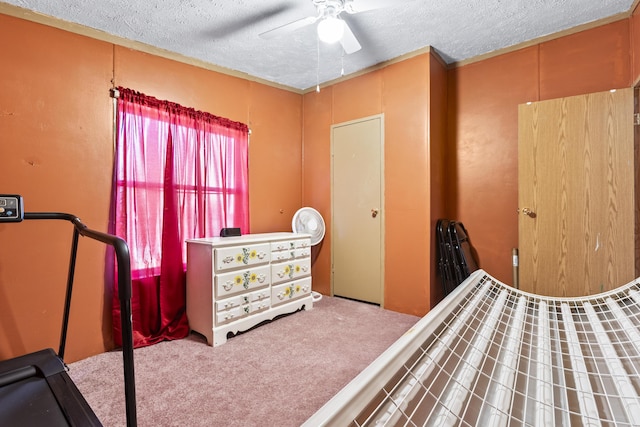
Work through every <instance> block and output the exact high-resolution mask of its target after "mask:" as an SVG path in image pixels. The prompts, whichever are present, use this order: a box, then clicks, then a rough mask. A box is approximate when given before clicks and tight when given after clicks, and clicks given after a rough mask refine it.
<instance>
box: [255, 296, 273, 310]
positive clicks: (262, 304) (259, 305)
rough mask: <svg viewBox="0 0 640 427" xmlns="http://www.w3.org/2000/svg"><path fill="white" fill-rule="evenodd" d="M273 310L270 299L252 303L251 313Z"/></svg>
mask: <svg viewBox="0 0 640 427" xmlns="http://www.w3.org/2000/svg"><path fill="white" fill-rule="evenodd" d="M268 308H271V300H270V299H269V298H267V299H263V300H260V301H254V302H252V303H251V312H252V313H255V312H256V311H262V310H266V309H268Z"/></svg>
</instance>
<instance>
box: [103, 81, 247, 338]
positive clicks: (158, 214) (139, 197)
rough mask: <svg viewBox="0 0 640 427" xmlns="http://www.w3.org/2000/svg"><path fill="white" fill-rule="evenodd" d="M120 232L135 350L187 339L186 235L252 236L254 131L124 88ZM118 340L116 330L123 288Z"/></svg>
mask: <svg viewBox="0 0 640 427" xmlns="http://www.w3.org/2000/svg"><path fill="white" fill-rule="evenodd" d="M118 91H119V97H118V99H117V105H118V108H117V117H116V127H117V131H116V157H115V169H114V181H115V182H114V191H115V194H114V202H115V207H114V215H115V224H114V228H115V229H114V231H113V232H114V233H115V234H116V235H118V236H120V237H122V238H124V239H125V240H126V241H127V243H128V244H129V250H130V252H131V268H132V272H131V276H132V282H133V283H132V301H131V306H132V312H133V340H134V346H135V347H142V346H146V345H151V344H154V343H157V342H160V341H163V340H171V339H177V338H183V337H185V336H186V335H187V334H188V332H189V326H188V323H187V317H186V283H185V282H186V273H185V272H186V242H185V240H186V239H193V238H200V237H211V236H217V235H219V234H220V229H221V228H224V227H239V228H240V229H241V230H242V233H248V232H249V194H248V135H249V132H248V128H247V126H246V125H245V124H242V123H238V122H233V121H231V120H227V119H223V118H220V117H216V116H213V115H211V114H208V113H204V112H201V111H196V110H194V109H190V108H185V107H182V106H180V105H178V104H175V103H172V102H168V101H160V100H157V99H155V98H153V97H150V96H146V95H144V94H141V93H138V92H134V91H132V90H130V89H125V88H118ZM113 295H114V298H113V312H112V315H113V325H114V339H115V341H116V344H117V345H121V344H122V343H120V342H119V337H120V336H121V334H120V306H119V301H118V298H117V295H118V292H117V285H116V289H115V290H114V292H113Z"/></svg>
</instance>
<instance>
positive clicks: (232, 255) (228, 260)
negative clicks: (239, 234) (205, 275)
mask: <svg viewBox="0 0 640 427" xmlns="http://www.w3.org/2000/svg"><path fill="white" fill-rule="evenodd" d="M270 254H271V247H270V245H269V243H262V244H248V245H244V246H232V247H229V248H218V249H216V250H215V254H214V258H215V260H214V265H215V268H216V271H224V270H230V269H232V268H238V267H245V266H248V265H256V264H266V263H268V262H269V261H270Z"/></svg>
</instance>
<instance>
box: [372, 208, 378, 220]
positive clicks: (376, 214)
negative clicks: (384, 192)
mask: <svg viewBox="0 0 640 427" xmlns="http://www.w3.org/2000/svg"><path fill="white" fill-rule="evenodd" d="M377 216H378V209H371V218H375V217H377Z"/></svg>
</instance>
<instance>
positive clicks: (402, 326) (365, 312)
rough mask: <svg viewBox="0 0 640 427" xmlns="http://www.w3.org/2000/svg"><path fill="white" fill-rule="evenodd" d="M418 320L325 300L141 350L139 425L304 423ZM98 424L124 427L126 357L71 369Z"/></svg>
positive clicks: (107, 356) (282, 426) (101, 358)
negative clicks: (219, 334)
mask: <svg viewBox="0 0 640 427" xmlns="http://www.w3.org/2000/svg"><path fill="white" fill-rule="evenodd" d="M418 319H419V318H418V317H416V316H410V315H406V314H401V313H396V312H392V311H388V310H383V309H380V308H379V307H377V306H374V305H370V304H365V303H359V302H355V301H350V300H345V299H341V298H331V297H326V296H325V297H323V299H322V300H321V301H319V302H316V303H315V304H314V308H313V309H312V310H309V311H300V312H297V313H294V314H292V315H288V316H285V317H282V318H279V319H276V320H274V321H272V322H270V323H267V324H263V325H261V326H259V327H256V328H254V329H252V330H250V331H248V332H245V333H243V334H239V335H237V336H235V337H232V338H229V340H228V341H227V343H226V344H223V345H221V346H219V347H215V348H214V347H210V346H208V345H207V344H206V341H205V340H204V338H202V337H201V336H199V335H197V334H191V335H190V336H189V337H187V338H185V339H182V340H176V341H167V342H162V343H159V344H156V345H154V346H150V347H145V348H140V349H136V350H135V352H134V359H135V372H136V396H137V405H136V407H137V414H138V425H139V426H225V427H234V426H244V427H247V426H279V427H287V426H299V425H300V424H301V423H303V422H304V421H305V420H306V419H307V418H308V417H309V416H311V415H312V414H313V413H314V412H315V411H316V410H317V409H319V408H320V407H321V406H322V405H323V404H324V403H325V402H326V401H327V400H329V399H330V398H331V397H332V396H333V395H334V394H336V392H338V391H339V390H340V389H341V388H342V387H343V386H345V385H346V384H347V383H348V382H349V381H350V380H351V379H352V378H354V377H355V376H356V375H357V374H358V373H359V372H360V371H361V370H362V369H364V368H365V367H366V366H367V365H368V364H369V363H371V362H372V361H373V360H374V359H375V358H376V357H377V356H378V355H380V354H381V353H382V352H383V351H384V350H385V349H386V348H387V347H388V346H389V345H390V344H392V343H393V342H394V341H395V340H396V339H398V338H399V337H400V336H401V335H402V334H403V333H404V332H405V331H407V330H408V329H409V328H410V327H411V326H413V325H414V324H415V322H416V321H418ZM69 368H70V371H69V375H70V376H71V377H72V379H73V380H74V382H75V383H76V385H77V386H78V388H79V389H80V391H81V392H82V394H83V395H84V396H85V398H86V399H87V401H88V402H89V405H91V407H92V408H93V410H94V411H95V413H96V415H97V416H98V418H99V419H100V420H101V421H102V423H103V424H104V425H105V426H107V427H110V426H124V425H125V424H126V423H125V404H124V387H123V374H122V354H121V353H120V352H118V351H115V352H109V353H104V354H100V355H97V356H93V357H90V358H88V359H85V360H81V361H78V362H75V363H71V364H69Z"/></svg>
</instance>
